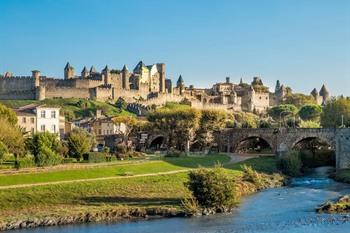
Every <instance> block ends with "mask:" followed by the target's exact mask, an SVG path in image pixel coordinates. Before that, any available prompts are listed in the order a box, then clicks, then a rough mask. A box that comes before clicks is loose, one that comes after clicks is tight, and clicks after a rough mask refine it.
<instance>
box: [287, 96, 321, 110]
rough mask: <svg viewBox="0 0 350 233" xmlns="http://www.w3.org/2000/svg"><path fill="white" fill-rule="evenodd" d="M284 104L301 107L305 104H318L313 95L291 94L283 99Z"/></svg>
mask: <svg viewBox="0 0 350 233" xmlns="http://www.w3.org/2000/svg"><path fill="white" fill-rule="evenodd" d="M283 104H292V105H294V106H296V107H298V108H300V107H301V106H303V105H310V104H316V100H315V98H314V97H313V96H311V95H304V94H289V95H287V96H286V99H285V100H284V101H283Z"/></svg>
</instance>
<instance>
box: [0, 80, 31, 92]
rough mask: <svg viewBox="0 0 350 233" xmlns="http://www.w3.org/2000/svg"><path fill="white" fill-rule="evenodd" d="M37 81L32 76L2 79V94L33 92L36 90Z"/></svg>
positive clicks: (0, 86) (0, 82)
mask: <svg viewBox="0 0 350 233" xmlns="http://www.w3.org/2000/svg"><path fill="white" fill-rule="evenodd" d="M34 84H35V80H34V78H33V77H31V76H20V77H9V78H5V77H0V93H5V92H11V91H32V90H34V89H35V85H34Z"/></svg>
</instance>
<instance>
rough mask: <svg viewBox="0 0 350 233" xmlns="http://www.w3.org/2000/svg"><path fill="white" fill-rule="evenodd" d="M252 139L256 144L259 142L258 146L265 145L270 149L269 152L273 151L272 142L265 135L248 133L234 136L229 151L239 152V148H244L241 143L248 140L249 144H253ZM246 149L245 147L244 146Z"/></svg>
mask: <svg viewBox="0 0 350 233" xmlns="http://www.w3.org/2000/svg"><path fill="white" fill-rule="evenodd" d="M254 140H256V141H255V143H256V145H257V144H260V146H265V147H267V148H269V149H271V152H274V151H275V147H274V144H273V142H272V141H271V140H269V139H268V138H267V137H264V136H262V135H259V134H249V135H244V136H241V137H239V138H236V139H235V140H234V142H233V145H232V148H231V150H232V151H231V152H239V150H240V149H244V145H242V143H245V142H246V143H249V141H250V142H251V143H252V144H251V145H253V146H254ZM242 146H243V147H242ZM245 149H247V148H245Z"/></svg>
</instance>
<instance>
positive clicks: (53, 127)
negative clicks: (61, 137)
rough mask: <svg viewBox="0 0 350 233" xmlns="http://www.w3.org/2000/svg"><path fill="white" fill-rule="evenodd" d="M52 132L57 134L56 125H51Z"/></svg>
mask: <svg viewBox="0 0 350 233" xmlns="http://www.w3.org/2000/svg"><path fill="white" fill-rule="evenodd" d="M51 132H53V133H56V125H51Z"/></svg>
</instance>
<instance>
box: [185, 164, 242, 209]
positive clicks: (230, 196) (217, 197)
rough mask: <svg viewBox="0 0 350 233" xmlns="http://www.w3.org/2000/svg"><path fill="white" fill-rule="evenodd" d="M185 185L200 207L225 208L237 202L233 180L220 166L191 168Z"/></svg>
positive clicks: (237, 196)
mask: <svg viewBox="0 0 350 233" xmlns="http://www.w3.org/2000/svg"><path fill="white" fill-rule="evenodd" d="M186 185H187V187H188V189H189V190H190V191H191V192H192V195H193V197H194V198H195V199H196V201H197V202H198V204H199V205H200V207H202V208H216V209H217V208H225V209H226V208H232V207H233V206H235V205H236V204H237V202H238V198H239V195H237V193H236V189H235V181H234V180H233V179H232V178H231V177H230V176H229V175H228V174H227V173H226V171H225V169H223V168H222V167H216V168H212V169H205V168H201V169H197V170H193V171H191V172H190V173H189V181H188V182H187V183H186Z"/></svg>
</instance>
